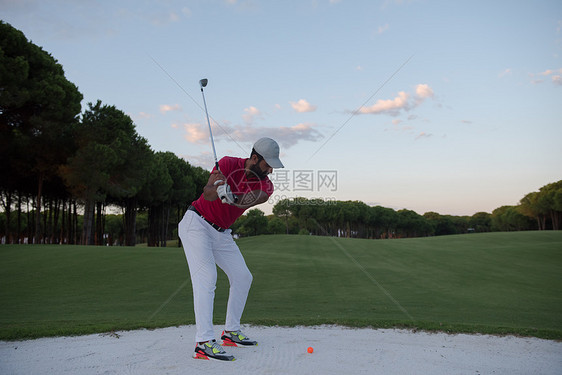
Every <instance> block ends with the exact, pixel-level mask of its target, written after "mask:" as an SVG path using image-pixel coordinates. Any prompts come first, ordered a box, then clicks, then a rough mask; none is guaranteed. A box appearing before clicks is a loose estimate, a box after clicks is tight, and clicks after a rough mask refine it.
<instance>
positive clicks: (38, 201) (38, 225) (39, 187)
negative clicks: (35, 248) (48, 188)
mask: <svg viewBox="0 0 562 375" xmlns="http://www.w3.org/2000/svg"><path fill="white" fill-rule="evenodd" d="M43 180H44V176H43V173H42V172H40V173H39V175H38V176H37V199H36V200H35V236H34V240H33V243H36V244H38V243H41V199H42V194H43Z"/></svg>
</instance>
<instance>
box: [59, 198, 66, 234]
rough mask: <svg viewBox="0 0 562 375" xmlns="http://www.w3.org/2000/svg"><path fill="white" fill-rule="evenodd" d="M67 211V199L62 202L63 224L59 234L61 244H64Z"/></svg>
mask: <svg viewBox="0 0 562 375" xmlns="http://www.w3.org/2000/svg"><path fill="white" fill-rule="evenodd" d="M65 210H66V199H63V200H62V202H61V213H60V215H61V224H60V232H59V244H61V245H62V244H64V243H65V241H64V238H65V236H64V231H65V229H66V214H65Z"/></svg>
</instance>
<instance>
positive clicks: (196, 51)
mask: <svg viewBox="0 0 562 375" xmlns="http://www.w3.org/2000/svg"><path fill="white" fill-rule="evenodd" d="M0 14H1V16H0V17H1V19H2V20H3V21H5V22H8V23H10V24H12V25H13V26H14V27H16V28H18V29H19V30H21V31H23V32H24V33H25V35H26V36H27V37H28V39H31V40H32V41H33V42H34V43H35V44H37V45H39V46H42V47H43V48H44V49H45V50H46V51H48V52H49V53H51V54H52V55H53V56H54V57H55V58H56V59H57V60H58V61H59V62H60V63H61V64H62V65H63V67H64V69H65V73H66V76H67V78H68V79H69V80H70V81H72V82H73V83H75V84H76V85H77V86H78V87H79V90H80V91H81V92H82V93H83V95H84V102H83V108H86V103H88V102H95V101H96V100H97V99H100V100H102V102H103V103H104V104H109V105H115V106H116V107H117V108H119V109H121V110H123V111H124V112H125V113H127V114H129V115H130V116H131V117H132V118H133V120H134V122H135V124H136V125H137V131H138V133H139V134H140V135H142V136H143V137H145V138H147V139H148V142H149V144H150V145H151V146H152V148H153V149H154V150H155V151H172V152H174V153H175V154H177V155H178V156H180V157H183V158H185V159H186V160H188V161H189V162H190V163H192V164H194V165H198V166H202V167H204V168H206V169H210V168H211V167H212V165H213V157H212V149H211V146H210V142H209V137H208V129H207V125H206V120H205V113H204V110H203V109H202V105H203V102H202V98H201V93H200V91H199V85H198V81H199V79H201V78H208V79H209V85H208V86H207V88H206V89H205V95H206V99H207V105H208V108H209V114H210V115H211V117H212V123H213V135H214V137H215V142H216V149H217V153H218V154H219V158H220V157H221V156H224V155H230V156H239V157H245V156H247V154H248V153H249V151H250V149H251V145H252V144H253V142H254V141H255V140H257V139H258V138H259V137H261V136H270V137H272V138H274V139H276V140H277V141H278V142H279V143H280V145H281V149H282V156H281V160H282V161H283V162H284V164H285V166H286V169H285V171H284V172H283V174H281V175H278V174H277V173H278V172H276V174H275V176H274V177H277V178H278V187H279V188H278V190H277V192H276V193H275V195H274V197H273V199H272V201H273V202H274V201H275V200H276V199H279V198H283V197H294V196H306V197H309V198H325V199H338V200H360V201H363V202H366V203H368V204H371V205H382V206H384V207H390V208H393V209H402V208H407V209H411V210H414V211H416V212H418V213H419V214H423V213H424V212H427V211H436V212H439V213H441V214H452V215H472V214H474V213H475V212H478V211H486V212H491V211H492V210H494V209H495V208H497V207H500V206H502V205H515V204H517V203H518V202H519V200H520V199H521V198H522V197H523V196H524V195H525V194H527V193H529V192H531V191H535V190H538V189H539V188H540V187H541V186H543V185H545V184H547V183H550V182H554V181H558V180H560V179H562V147H560V144H562V142H561V141H562V105H561V103H562V3H561V2H560V1H494V2H490V1H407V0H381V1H351V0H339V1H336V0H314V1H312V0H310V1H309V0H302V1H263V0H248V1H244V0H238V1H236V0H230V1H224V0H215V1H214V0H208V1H202V0H193V1H175V0H169V1H118V0H117V1H96V2H94V1H76V0H75V1H71V0H66V1H63V0H53V1H38V0H22V1H6V0H0ZM168 75H169V76H171V77H172V78H173V80H172V79H170V78H169V76H168ZM174 81H175V82H174ZM176 82H177V84H178V85H179V86H181V89H180V87H178V85H177V84H176ZM182 89H183V90H185V92H184V91H183V90H182ZM186 93H187V94H186ZM326 176H329V178H330V179H325V177H326ZM303 178H305V179H303ZM306 178H312V179H311V180H307V179H306ZM335 178H337V180H336V179H335ZM282 183H283V184H282ZM260 208H261V209H262V210H264V211H265V212H266V213H269V212H271V204H268V205H263V206H261V207H260Z"/></svg>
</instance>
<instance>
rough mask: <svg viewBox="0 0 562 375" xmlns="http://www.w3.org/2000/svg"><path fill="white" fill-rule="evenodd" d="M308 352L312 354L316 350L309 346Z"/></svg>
mask: <svg viewBox="0 0 562 375" xmlns="http://www.w3.org/2000/svg"><path fill="white" fill-rule="evenodd" d="M306 351H307V352H309V353H312V352H313V351H314V349H313V348H312V346H309V347H308V349H306Z"/></svg>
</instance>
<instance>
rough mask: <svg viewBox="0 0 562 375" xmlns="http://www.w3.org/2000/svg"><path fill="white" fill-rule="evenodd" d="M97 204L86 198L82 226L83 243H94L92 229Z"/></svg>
mask: <svg viewBox="0 0 562 375" xmlns="http://www.w3.org/2000/svg"><path fill="white" fill-rule="evenodd" d="M94 210H95V204H94V202H93V201H92V200H90V199H88V200H86V202H85V204H84V225H83V226H82V241H81V244H82V245H93V243H94V241H93V238H92V231H93V225H94Z"/></svg>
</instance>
